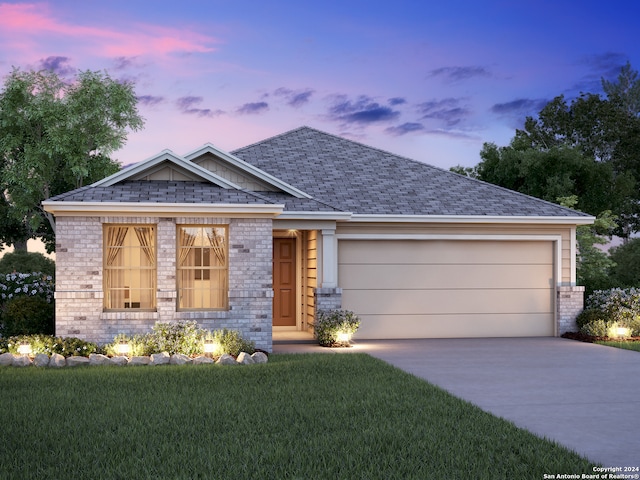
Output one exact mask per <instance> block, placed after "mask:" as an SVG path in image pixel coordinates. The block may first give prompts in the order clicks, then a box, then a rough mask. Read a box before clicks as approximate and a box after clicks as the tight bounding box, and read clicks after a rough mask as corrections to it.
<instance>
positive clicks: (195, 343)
mask: <svg viewBox="0 0 640 480" xmlns="http://www.w3.org/2000/svg"><path fill="white" fill-rule="evenodd" d="M205 340H210V341H212V342H213V343H214V344H215V345H217V350H216V351H215V352H213V356H214V357H218V356H220V355H222V354H223V353H228V354H230V355H233V356H234V357H237V356H238V355H239V354H240V352H246V353H253V352H255V345H254V343H253V342H250V341H247V340H245V339H244V338H242V336H241V335H240V332H238V331H236V330H227V329H224V330H214V331H208V330H202V329H199V328H198V324H197V323H196V322H195V321H186V322H184V321H183V322H168V323H163V322H158V323H156V324H155V325H154V327H153V331H152V332H150V333H147V334H144V335H133V336H129V335H125V334H119V335H116V337H115V338H114V339H113V342H112V343H109V344H107V345H105V346H104V350H105V352H106V354H107V355H111V356H117V355H120V352H119V351H118V345H119V344H120V343H121V342H125V343H128V344H129V354H130V355H134V356H135V355H152V354H154V353H161V352H167V353H169V354H172V355H173V354H175V353H182V354H184V355H190V356H193V355H200V354H202V353H203V352H204V342H205Z"/></svg>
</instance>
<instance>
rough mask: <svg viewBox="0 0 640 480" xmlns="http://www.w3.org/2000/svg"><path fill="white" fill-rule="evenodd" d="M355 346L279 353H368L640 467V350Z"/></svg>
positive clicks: (559, 343)
mask: <svg viewBox="0 0 640 480" xmlns="http://www.w3.org/2000/svg"><path fill="white" fill-rule="evenodd" d="M355 343H356V345H355V347H354V348H351V349H326V348H325V349H323V348H321V347H318V346H317V345H308V344H307V345H301V344H297V345H291V344H289V345H277V344H276V345H274V353H286V352H326V353H329V352H332V353H343V352H344V353H347V352H365V353H368V354H370V355H372V356H374V357H376V358H379V359H381V360H384V361H385V362H388V363H390V364H391V365H394V366H396V367H398V368H400V369H402V370H404V371H407V372H409V373H412V374H413V375H416V376H417V377H420V378H423V379H425V380H427V381H428V382H430V383H432V384H435V385H438V386H439V387H441V388H443V389H445V390H447V391H448V392H450V393H451V394H453V395H455V396H457V397H459V398H462V399H464V400H467V401H469V402H471V403H473V404H475V405H477V406H479V407H480V408H482V409H483V410H485V411H487V412H490V413H492V414H494V415H497V416H499V417H502V418H505V419H507V420H509V421H511V422H513V423H514V424H515V425H517V426H519V427H521V428H525V429H527V430H529V431H530V432H533V433H535V434H536V435H538V436H540V437H545V438H548V439H551V440H555V441H557V442H558V443H560V444H562V445H564V446H566V447H568V448H570V449H572V450H574V451H576V452H578V453H579V454H581V455H583V456H585V457H587V458H588V459H590V460H591V461H593V462H596V463H600V464H603V465H604V466H607V467H638V466H640V353H638V352H633V351H628V350H621V349H616V348H611V347H604V346H601V345H594V344H588V343H581V342H577V341H574V340H566V339H562V338H469V339H418V340H361V341H356V342H355ZM637 473H638V472H632V474H637ZM636 478H637V477H636Z"/></svg>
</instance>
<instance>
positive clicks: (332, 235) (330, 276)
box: [322, 229, 338, 288]
mask: <svg viewBox="0 0 640 480" xmlns="http://www.w3.org/2000/svg"><path fill="white" fill-rule="evenodd" d="M337 286H338V240H337V239H336V231H335V230H324V229H323V230H322V288H336V287H337Z"/></svg>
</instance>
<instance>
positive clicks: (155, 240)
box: [102, 223, 158, 312]
mask: <svg viewBox="0 0 640 480" xmlns="http://www.w3.org/2000/svg"><path fill="white" fill-rule="evenodd" d="M113 227H127V229H131V228H140V227H145V228H151V229H152V232H153V254H154V264H153V265H152V266H150V267H143V266H140V268H139V269H137V270H138V271H151V272H153V274H152V285H151V287H149V288H145V289H143V288H140V290H141V291H142V290H147V291H149V293H150V295H151V299H152V305H151V306H150V307H148V308H134V307H128V308H127V307H123V308H109V307H108V306H107V302H108V299H109V296H110V291H111V290H110V287H109V286H108V285H107V281H108V277H109V274H108V273H107V272H109V271H111V270H116V269H112V268H111V267H110V266H109V265H108V263H109V261H108V251H109V248H111V245H107V239H108V235H107V232H108V230H109V228H113ZM127 234H129V231H127ZM140 248H141V249H142V248H144V246H143V245H140ZM130 270H133V268H130ZM102 272H103V274H102V288H103V292H104V295H103V297H104V298H103V302H102V311H103V312H156V311H157V309H158V298H157V297H158V226H157V225H156V224H153V223H103V224H102ZM122 288H126V286H123V287H122ZM124 298H125V299H126V300H127V301H128V303H129V304H133V303H138V302H133V301H132V300H131V294H130V290H127V291H126V293H125V297H124Z"/></svg>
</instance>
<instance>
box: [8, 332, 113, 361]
mask: <svg viewBox="0 0 640 480" xmlns="http://www.w3.org/2000/svg"><path fill="white" fill-rule="evenodd" d="M23 343H28V344H29V345H31V352H32V353H33V354H34V355H35V354H38V353H46V354H47V355H53V354H54V353H58V354H60V355H63V356H65V357H72V356H76V357H88V356H89V354H91V353H99V352H100V351H101V350H100V348H99V347H98V345H96V344H95V343H92V342H87V341H85V340H81V339H79V338H74V337H66V338H62V337H54V336H53V335H17V336H13V337H8V338H4V339H2V340H1V341H0V353H7V352H8V353H14V354H16V353H18V347H19V346H20V345H21V344H23Z"/></svg>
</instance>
